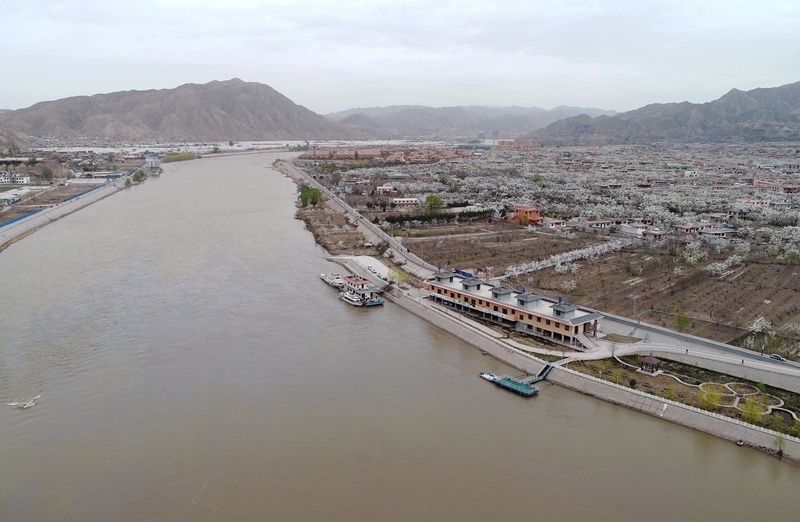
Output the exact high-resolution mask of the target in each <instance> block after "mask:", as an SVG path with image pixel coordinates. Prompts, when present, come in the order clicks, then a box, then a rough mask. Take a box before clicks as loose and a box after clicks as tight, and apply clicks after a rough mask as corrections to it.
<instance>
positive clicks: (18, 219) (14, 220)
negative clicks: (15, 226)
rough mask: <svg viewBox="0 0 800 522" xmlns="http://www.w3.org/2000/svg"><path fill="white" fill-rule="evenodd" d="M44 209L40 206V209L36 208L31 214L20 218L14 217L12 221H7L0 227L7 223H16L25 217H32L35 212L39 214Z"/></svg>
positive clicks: (0, 226)
mask: <svg viewBox="0 0 800 522" xmlns="http://www.w3.org/2000/svg"><path fill="white" fill-rule="evenodd" d="M42 210H44V209H41V208H40V209H39V210H34V211H33V212H31V213H29V214H25V215H24V216H20V217H18V218H15V219H12V220H11V221H7V222H5V223H3V224H2V225H0V228H3V227H4V226H6V225H10V224H11V223H16V222H17V221H21V220H23V219H25V218H27V217H31V216H32V215H34V214H38V213H39V212H41V211H42Z"/></svg>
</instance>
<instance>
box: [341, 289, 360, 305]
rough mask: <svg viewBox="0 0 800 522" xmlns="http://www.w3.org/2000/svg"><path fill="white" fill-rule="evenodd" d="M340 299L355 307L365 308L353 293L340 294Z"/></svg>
mask: <svg viewBox="0 0 800 522" xmlns="http://www.w3.org/2000/svg"><path fill="white" fill-rule="evenodd" d="M339 299H341V300H342V301H344V302H345V303H347V304H351V305H353V306H364V302H363V301H362V300H361V298H360V297H358V296H357V295H356V294H354V293H352V292H341V293H340V294H339Z"/></svg>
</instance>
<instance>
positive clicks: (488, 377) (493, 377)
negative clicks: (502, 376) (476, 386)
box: [481, 372, 497, 382]
mask: <svg viewBox="0 0 800 522" xmlns="http://www.w3.org/2000/svg"><path fill="white" fill-rule="evenodd" d="M481 377H483V378H484V379H486V380H487V381H491V382H495V381H496V380H497V375H495V374H493V373H483V372H481Z"/></svg>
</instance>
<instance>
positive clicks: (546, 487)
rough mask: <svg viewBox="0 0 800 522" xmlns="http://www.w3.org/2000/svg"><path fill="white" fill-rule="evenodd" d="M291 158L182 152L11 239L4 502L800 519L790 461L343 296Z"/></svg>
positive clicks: (167, 513)
mask: <svg viewBox="0 0 800 522" xmlns="http://www.w3.org/2000/svg"><path fill="white" fill-rule="evenodd" d="M278 156H280V154H277V155H276V154H259V155H251V156H242V157H231V158H219V159H202V160H199V161H192V162H186V163H180V164H170V165H168V166H166V169H165V170H166V172H165V173H164V175H162V176H161V177H160V178H154V179H150V180H148V181H147V182H146V183H145V184H144V185H142V186H139V187H134V188H132V189H130V190H127V191H125V192H123V193H120V194H117V195H114V196H112V197H110V198H107V199H105V200H103V201H100V202H99V203H96V204H94V205H92V206H90V207H88V208H86V209H83V210H81V211H79V212H77V213H76V214H73V215H72V216H70V217H68V218H66V219H62V220H60V221H58V222H56V223H54V224H51V225H49V226H47V227H45V228H44V229H42V230H40V231H38V232H36V233H35V234H33V235H32V236H30V237H28V238H26V239H24V240H22V241H20V242H19V243H16V244H14V245H12V246H11V247H10V248H8V249H7V250H6V251H5V252H3V253H2V254H0V274H2V275H0V278H1V281H2V284H1V285H0V288H1V289H2V290H0V303H1V304H0V310H2V313H0V404H2V407H0V469H2V472H1V473H0V519H1V520H36V521H48V520H53V521H56V520H58V521H64V520H81V521H89V520H103V521H108V520H137V521H138V520H479V521H486V520H528V519H536V520H570V521H574V520H670V521H674V520H748V521H752V520H769V521H777V520H798V519H800V502H798V484H800V470H798V469H797V468H795V467H791V466H789V465H786V464H783V463H781V462H779V461H778V460H776V459H774V458H771V457H768V456H765V455H764V454H761V453H759V452H757V451H755V450H751V449H747V448H738V447H736V446H735V445H734V444H731V443H729V442H726V441H723V440H720V439H717V438H714V437H711V436H708V435H705V434H702V433H698V432H695V431H692V430H690V429H686V428H683V427H680V426H677V425H674V424H670V423H668V422H664V421H660V420H658V419H656V418H653V417H649V416H647V415H644V414H641V413H637V412H633V411H630V410H627V409H625V408H621V407H618V406H613V405H611V404H608V403H605V402H602V401H599V400H596V399H592V398H589V397H586V396H583V395H580V394H578V393H574V392H572V391H569V390H566V389H563V388H559V387H557V386H547V385H545V386H543V387H542V392H541V393H540V394H539V395H538V396H537V397H534V398H531V399H523V398H520V397H518V396H516V395H514V394H511V393H508V392H506V391H504V390H501V389H499V388H496V387H494V386H492V385H490V384H489V383H487V382H485V381H483V380H482V379H480V378H478V372H480V371H493V372H495V373H500V372H511V373H513V370H512V369H510V368H508V367H506V366H504V365H503V364H501V363H499V362H497V361H495V360H493V359H491V358H489V357H483V356H481V355H480V352H479V351H477V350H475V349H473V348H471V347H470V346H468V345H466V344H464V343H462V342H460V341H458V340H457V339H454V338H452V337H450V336H448V335H446V334H444V333H442V332H441V331H439V330H437V329H435V328H433V327H431V326H430V325H428V324H427V323H425V322H423V321H421V320H419V319H417V318H416V317H414V316H412V315H410V314H408V313H405V312H404V311H402V310H400V309H398V308H397V307H395V306H393V305H390V304H387V305H386V306H384V307H380V308H377V309H369V310H361V309H355V308H353V307H350V306H347V305H346V304H344V303H342V302H341V301H339V300H338V299H337V298H336V293H335V292H334V291H333V290H332V289H331V288H329V287H327V286H326V285H324V284H323V283H322V282H320V281H319V280H318V277H317V275H318V274H319V273H320V272H329V271H336V270H337V268H336V267H335V265H330V264H328V263H327V262H325V261H324V260H323V255H324V252H323V251H322V250H321V249H320V248H319V247H318V246H317V245H316V244H315V243H314V241H313V238H312V236H311V234H310V233H308V232H307V231H306V230H304V227H303V223H302V222H300V221H297V220H295V219H293V216H294V212H295V208H294V205H293V201H294V193H295V186H294V184H293V183H292V182H291V181H290V180H288V179H286V178H284V177H283V176H281V175H279V174H278V173H276V172H275V171H273V170H272V169H271V167H270V165H271V163H272V161H273V160H274V159H275V158H276V157H278ZM286 156H287V154H286V153H284V154H283V157H286ZM38 395H41V397H40V398H38V399H36V400H35V406H33V407H30V408H28V409H21V408H19V407H12V406H7V405H6V403H9V402H20V401H23V402H24V401H27V400H30V399H32V398H34V397H36V396H38Z"/></svg>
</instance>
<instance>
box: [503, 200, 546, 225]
mask: <svg viewBox="0 0 800 522" xmlns="http://www.w3.org/2000/svg"><path fill="white" fill-rule="evenodd" d="M541 213H542V207H538V206H537V207H532V206H528V205H516V206H515V207H514V213H513V214H511V215H508V216H506V220H507V221H510V222H512V223H519V224H522V225H528V224H535V223H541V222H542V215H541Z"/></svg>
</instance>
